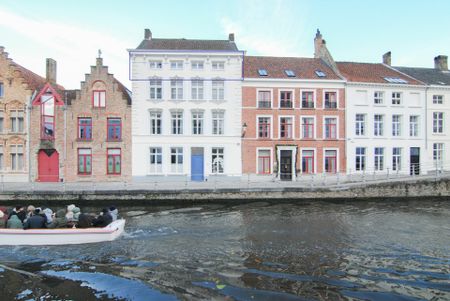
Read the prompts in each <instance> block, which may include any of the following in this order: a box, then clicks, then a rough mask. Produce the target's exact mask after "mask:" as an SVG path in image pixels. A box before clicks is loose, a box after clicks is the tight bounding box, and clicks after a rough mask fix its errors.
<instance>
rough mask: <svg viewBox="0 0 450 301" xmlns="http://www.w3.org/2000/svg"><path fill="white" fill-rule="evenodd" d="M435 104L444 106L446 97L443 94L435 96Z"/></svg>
mask: <svg viewBox="0 0 450 301" xmlns="http://www.w3.org/2000/svg"><path fill="white" fill-rule="evenodd" d="M433 104H434V105H442V104H444V95H442V94H435V95H433Z"/></svg>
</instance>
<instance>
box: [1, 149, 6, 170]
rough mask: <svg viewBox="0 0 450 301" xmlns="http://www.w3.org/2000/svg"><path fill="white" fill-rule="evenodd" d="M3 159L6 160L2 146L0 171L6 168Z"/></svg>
mask: <svg viewBox="0 0 450 301" xmlns="http://www.w3.org/2000/svg"><path fill="white" fill-rule="evenodd" d="M3 158H4V154H3V145H0V170H3V169H4V167H5V165H4V163H3Z"/></svg>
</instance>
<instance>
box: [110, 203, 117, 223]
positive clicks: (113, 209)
mask: <svg viewBox="0 0 450 301" xmlns="http://www.w3.org/2000/svg"><path fill="white" fill-rule="evenodd" d="M109 214H111V217H112V220H113V222H114V221H116V220H117V216H118V215H119V210H117V208H116V207H114V206H111V207H109Z"/></svg>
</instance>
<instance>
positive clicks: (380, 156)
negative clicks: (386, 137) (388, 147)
mask: <svg viewBox="0 0 450 301" xmlns="http://www.w3.org/2000/svg"><path fill="white" fill-rule="evenodd" d="M374 155H375V157H374V167H375V170H378V171H379V170H384V147H375V150H374Z"/></svg>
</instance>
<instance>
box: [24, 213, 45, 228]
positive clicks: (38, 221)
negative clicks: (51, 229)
mask: <svg viewBox="0 0 450 301" xmlns="http://www.w3.org/2000/svg"><path fill="white" fill-rule="evenodd" d="M40 212H41V211H40V210H35V211H34V214H33V215H32V216H30V217H29V218H27V220H26V222H25V223H24V224H23V228H24V229H42V228H45V222H46V219H45V217H43V216H42V215H40Z"/></svg>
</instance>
